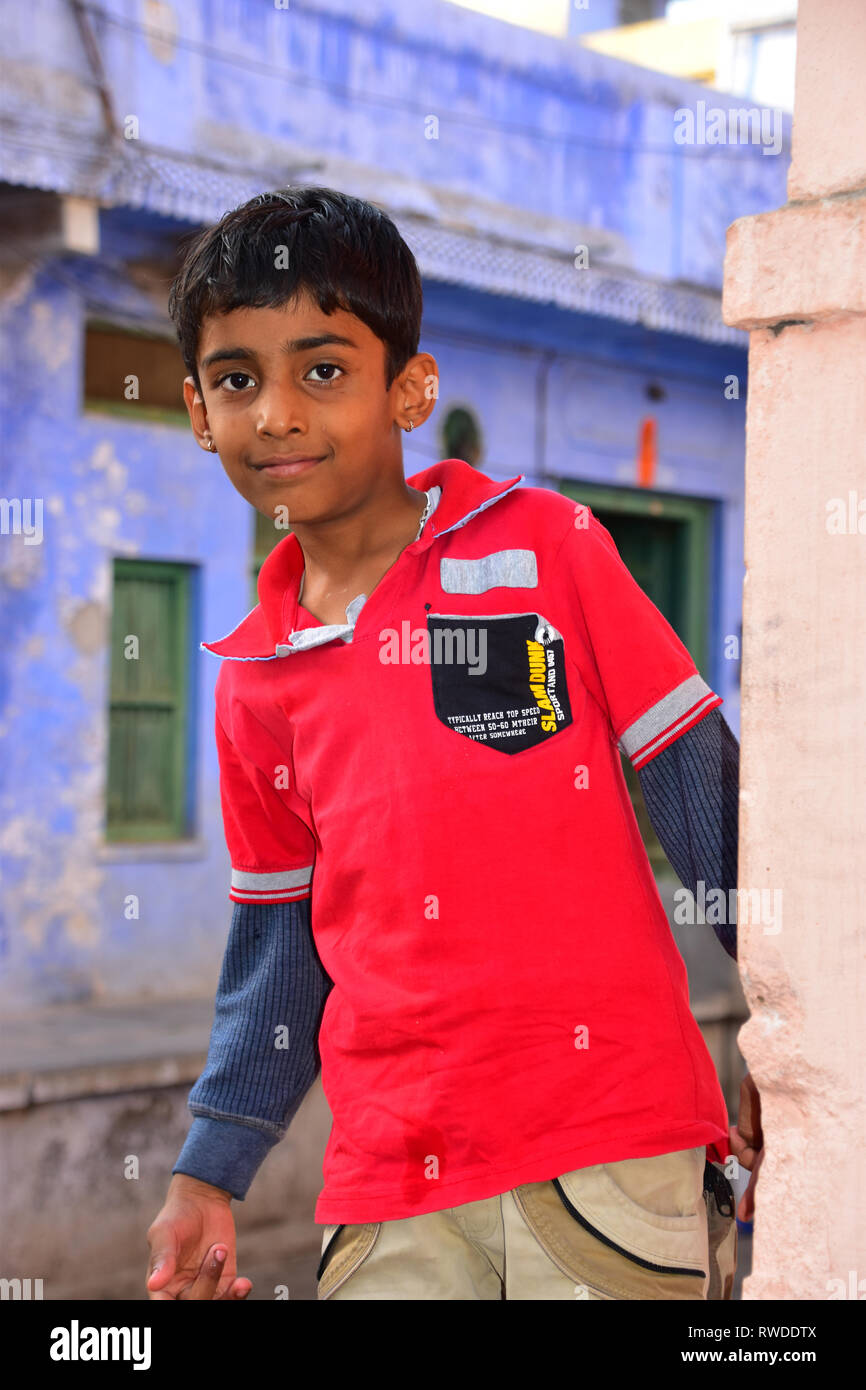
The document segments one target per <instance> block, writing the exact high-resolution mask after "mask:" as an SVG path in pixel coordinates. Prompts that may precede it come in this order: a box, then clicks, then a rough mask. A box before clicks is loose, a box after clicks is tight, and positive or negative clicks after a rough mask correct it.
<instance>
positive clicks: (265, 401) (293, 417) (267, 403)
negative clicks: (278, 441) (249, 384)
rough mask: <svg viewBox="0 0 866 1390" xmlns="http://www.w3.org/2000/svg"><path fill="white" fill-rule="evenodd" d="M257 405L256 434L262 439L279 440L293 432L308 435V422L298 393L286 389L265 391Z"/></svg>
mask: <svg viewBox="0 0 866 1390" xmlns="http://www.w3.org/2000/svg"><path fill="white" fill-rule="evenodd" d="M257 405H258V413H257V417H256V434H257V435H258V436H259V437H260V438H268V437H270V438H279V437H280V436H282V435H286V434H289V433H290V432H291V431H292V430H299V431H300V432H301V433H306V429H307V423H308V421H307V418H306V413H305V411H304V407H303V401H302V399H301V398H300V396H299V394H298V393H297V392H294V391H291V390H287V389H286V388H285V387H283V388H281V389H280V390H270V391H263V392H262V393H261V394H260V396H259V399H258V402H257Z"/></svg>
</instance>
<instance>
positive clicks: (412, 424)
mask: <svg viewBox="0 0 866 1390" xmlns="http://www.w3.org/2000/svg"><path fill="white" fill-rule="evenodd" d="M414 428H415V421H414V420H410V421H409V423H408V425H407V426H406V433H407V434H408V433H409V431H410V430H414Z"/></svg>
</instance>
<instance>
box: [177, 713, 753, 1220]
mask: <svg viewBox="0 0 866 1390" xmlns="http://www.w3.org/2000/svg"><path fill="white" fill-rule="evenodd" d="M638 776H639V778H640V785H641V791H642V793H643V796H644V800H645V802H646V806H647V811H648V813H649V816H650V820H651V821H652V825H653V829H654V830H655V832H656V834H657V836H658V838H659V841H660V842H661V845H662V848H663V849H664V851H665V853H666V855H667V857H668V859H669V860H670V863H671V865H672V867H673V868H674V870H675V871H676V873H677V874H678V876H679V878H680V879H681V881H682V883H683V885H684V887H686V888H688V889H690V891H691V892H693V893H695V892H696V891H697V884H698V882H699V881H700V880H703V882H704V883H705V884H706V885H707V886H708V887H719V888H721V889H722V890H723V891H724V893H725V900H726V901H727V894H728V891H729V890H730V889H731V888H736V885H737V812H738V801H739V746H738V744H737V740H736V738H735V737H734V735H733V733H732V732H731V730H730V728H729V727H728V725H727V724H726V723H725V720H724V718H723V717H722V715H721V714H720V713H719V710H718V708H716V709H713V710H710V712H709V713H708V714H707V715H705V716H704V718H703V719H701V720H700V721H699V722H698V723H697V724H696V725H694V726H693V728H691V729H689V730H688V731H687V732H686V733H685V734H683V735H682V736H681V737H680V738H678V739H677V740H676V741H675V742H674V743H672V744H671V745H669V747H667V748H666V749H664V750H663V751H662V752H661V753H659V754H658V756H657V757H655V758H653V759H652V760H651V761H650V762H649V763H646V764H645V765H644V767H642V768H641V769H639V772H638ZM314 879H315V875H314ZM310 902H311V899H310V898H304V899H301V900H300V901H299V902H287V903H273V904H258V905H256V904H251V903H235V904H234V911H233V914H232V922H231V929H230V932H229V939H228V944H227V946H226V950H225V955H224V957H223V963H222V969H221V972H220V977H219V984H218V986H217V995H216V1007H215V1012H214V1022H213V1028H212V1031H211V1038H210V1046H209V1049H208V1055H207V1061H206V1063H205V1068H204V1071H203V1072H202V1074H201V1076H200V1077H199V1079H198V1080H197V1081H196V1083H195V1085H194V1086H193V1088H192V1090H191V1091H190V1094H189V1102H188V1103H189V1109H190V1111H191V1112H192V1115H193V1117H194V1118H193V1121H192V1124H191V1126H190V1129H189V1133H188V1134H187V1138H186V1142H185V1143H184V1146H183V1148H182V1150H181V1152H180V1154H179V1156H178V1159H177V1162H176V1163H175V1165H174V1167H173V1168H172V1173H186V1174H188V1175H189V1176H191V1177H194V1178H198V1179H199V1180H200V1181H201V1182H205V1183H209V1184H210V1185H211V1186H213V1187H218V1188H221V1189H223V1190H224V1191H227V1192H230V1193H231V1194H232V1196H233V1197H235V1198H237V1199H238V1200H240V1201H242V1200H243V1199H244V1198H245V1197H246V1194H247V1192H248V1190H249V1188H250V1185H251V1183H252V1181H253V1178H254V1177H255V1175H256V1173H257V1172H258V1170H259V1168H260V1167H261V1164H262V1163H263V1162H264V1159H265V1158H266V1157H267V1154H268V1152H269V1151H270V1149H271V1148H272V1147H273V1146H274V1145H275V1144H276V1143H278V1142H279V1140H280V1139H282V1138H283V1136H284V1135H285V1133H286V1130H287V1129H288V1127H289V1124H290V1122H291V1120H292V1119H293V1117H294V1115H295V1113H296V1112H297V1110H298V1108H299V1107H300V1104H301V1101H302V1100H303V1098H304V1096H305V1095H306V1093H307V1092H308V1091H309V1089H310V1087H311V1086H312V1084H313V1082H314V1081H315V1079H316V1076H317V1075H318V1072H319V1068H320V1058H319V1049H318V1037H319V1025H320V1023H321V1019H322V1010H323V1008H324V1004H325V1000H326V998H327V995H328V992H329V990H330V989H331V985H332V982H331V980H330V978H329V977H328V975H327V974H326V972H325V970H324V968H323V967H322V964H321V962H320V960H319V957H318V955H317V953H316V949H315V945H314V943H313V935H312V931H311V927H310ZM713 930H714V931H715V932H716V935H717V936H718V938H719V940H720V941H721V943H722V945H723V946H724V948H725V950H726V951H727V952H728V954H729V955H731V956H733V957H734V958H735V959H736V923H730V924H727V923H722V924H719V925H717V926H714V928H713Z"/></svg>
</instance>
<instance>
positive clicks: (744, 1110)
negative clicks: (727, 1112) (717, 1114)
mask: <svg viewBox="0 0 866 1390" xmlns="http://www.w3.org/2000/svg"><path fill="white" fill-rule="evenodd" d="M737 1123H738V1125H739V1127H740V1131H741V1133H742V1135H743V1137H744V1138H745V1140H746V1142H747V1143H748V1144H750V1145H751V1147H752V1148H754V1149H756V1150H757V1149H760V1148H761V1146H762V1144H763V1135H762V1134H761V1097H760V1095H759V1094H758V1088H757V1086H756V1085H755V1083H754V1081H753V1080H752V1077H751V1073H750V1072H746V1075H745V1076H744V1077H743V1079H742V1081H741V1082H740V1108H739V1114H738V1115H737Z"/></svg>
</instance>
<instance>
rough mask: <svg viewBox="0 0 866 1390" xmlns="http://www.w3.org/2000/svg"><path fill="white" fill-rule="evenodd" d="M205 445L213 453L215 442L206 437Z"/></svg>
mask: <svg viewBox="0 0 866 1390" xmlns="http://www.w3.org/2000/svg"><path fill="white" fill-rule="evenodd" d="M207 447H208V448H209V449H210V451H211V453H213V451H214V449H215V448H216V444H214V442H213V440H212V439H208V442H207Z"/></svg>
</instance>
